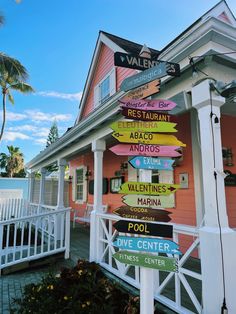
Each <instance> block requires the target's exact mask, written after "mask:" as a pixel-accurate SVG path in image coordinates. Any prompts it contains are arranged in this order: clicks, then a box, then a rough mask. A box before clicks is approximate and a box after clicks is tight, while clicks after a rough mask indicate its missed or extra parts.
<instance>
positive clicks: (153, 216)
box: [113, 206, 171, 222]
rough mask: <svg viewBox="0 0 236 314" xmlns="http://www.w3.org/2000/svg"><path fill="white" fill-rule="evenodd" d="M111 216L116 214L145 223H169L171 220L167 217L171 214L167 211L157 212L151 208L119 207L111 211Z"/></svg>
mask: <svg viewBox="0 0 236 314" xmlns="http://www.w3.org/2000/svg"><path fill="white" fill-rule="evenodd" d="M113 214H116V215H118V216H120V217H123V218H130V219H140V220H147V221H161V222H169V221H170V220H171V218H170V217H169V214H171V212H169V211H167V210H160V209H159V210H158V209H153V208H143V207H130V206H121V207H119V208H117V209H115V210H114V211H113Z"/></svg>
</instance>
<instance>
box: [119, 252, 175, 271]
mask: <svg viewBox="0 0 236 314" xmlns="http://www.w3.org/2000/svg"><path fill="white" fill-rule="evenodd" d="M113 257H114V258H115V259H116V260H117V261H119V262H120V263H123V264H128V265H134V266H143V267H147V268H153V269H159V270H162V271H167V272H177V271H178V262H177V260H176V259H175V258H172V257H164V256H156V255H151V254H143V253H132V252H128V251H119V252H116V253H115V254H113Z"/></svg>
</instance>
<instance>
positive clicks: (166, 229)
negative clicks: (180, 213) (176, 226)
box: [113, 220, 173, 238]
mask: <svg viewBox="0 0 236 314" xmlns="http://www.w3.org/2000/svg"><path fill="white" fill-rule="evenodd" d="M113 227H114V228H115V229H116V230H117V231H118V232H124V233H135V234H142V235H149V236H156V237H164V238H172V236H173V226H172V225H162V224H153V223H150V222H136V221H127V220H119V221H117V222H115V223H114V224H113Z"/></svg>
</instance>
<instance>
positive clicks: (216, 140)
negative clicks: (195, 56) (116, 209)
mask: <svg viewBox="0 0 236 314" xmlns="http://www.w3.org/2000/svg"><path fill="white" fill-rule="evenodd" d="M223 103H224V99H223V98H222V97H220V96H217V95H216V94H215V93H213V92H212V93H211V91H210V80H205V81H203V82H201V83H199V84H198V85H196V86H194V87H193V89H192V105H193V107H194V108H196V109H197V111H198V119H199V135H200V143H201V162H202V187H203V191H202V194H203V204H204V211H203V212H204V217H205V218H204V227H202V228H200V232H199V236H200V249H201V251H200V252H201V269H202V292H203V311H204V313H220V312H221V306H222V303H223V297H224V284H225V296H226V304H227V307H228V309H229V313H236V298H235V288H234V285H235V282H236V272H233V271H232V269H233V268H234V265H236V252H235V250H232V248H233V247H234V246H235V243H236V232H235V231H233V230H232V229H230V228H229V226H228V216H227V211H226V200H225V187H224V173H223V162H222V144H221V130H220V107H221V106H222V105H223ZM221 244H222V246H221ZM222 256H223V259H222ZM222 260H224V264H223V265H222ZM223 273H224V276H223Z"/></svg>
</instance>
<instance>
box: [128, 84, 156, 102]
mask: <svg viewBox="0 0 236 314" xmlns="http://www.w3.org/2000/svg"><path fill="white" fill-rule="evenodd" d="M160 84H161V80H159V79H157V80H154V81H152V82H149V83H147V84H144V85H142V86H140V87H138V88H135V89H132V90H131V91H129V92H128V93H127V94H126V95H125V97H126V98H128V99H143V98H146V97H149V96H151V95H153V94H156V93H159V92H160Z"/></svg>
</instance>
